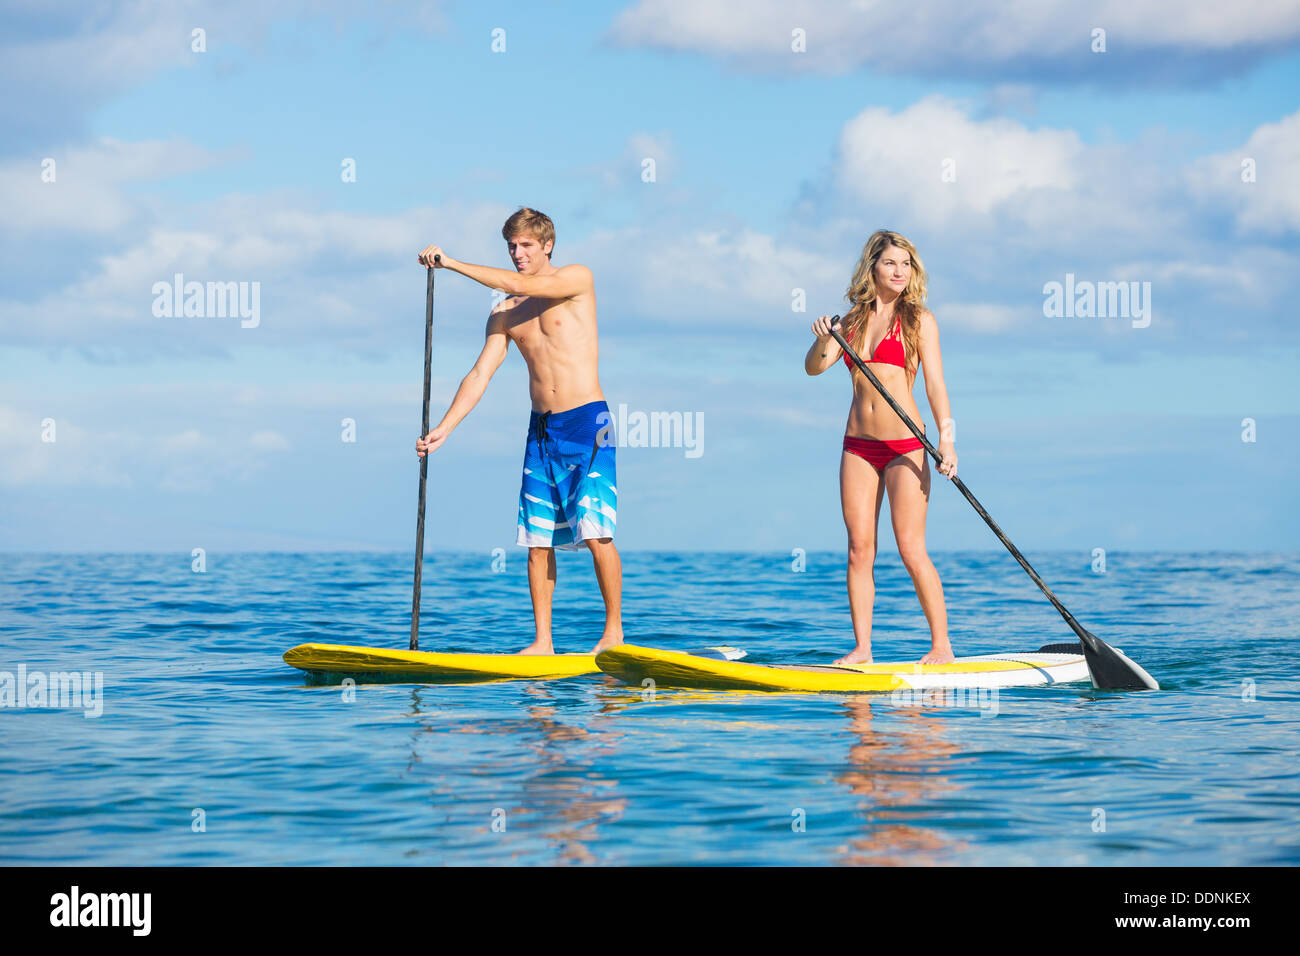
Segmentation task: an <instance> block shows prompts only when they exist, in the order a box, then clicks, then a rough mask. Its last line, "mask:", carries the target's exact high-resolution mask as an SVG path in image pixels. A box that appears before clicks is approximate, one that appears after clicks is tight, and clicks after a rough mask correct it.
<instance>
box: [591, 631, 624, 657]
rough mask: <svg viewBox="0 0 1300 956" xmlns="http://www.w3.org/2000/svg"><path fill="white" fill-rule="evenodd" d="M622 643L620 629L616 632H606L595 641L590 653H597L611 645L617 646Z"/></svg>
mask: <svg viewBox="0 0 1300 956" xmlns="http://www.w3.org/2000/svg"><path fill="white" fill-rule="evenodd" d="M622 643H623V632H622V631H620V632H619V633H617V634H606V635H605V636H604V637H602V638H601V639H600V640H599V641H598V642H597V644H596V646H595V647H594V648H592V651H591V653H593V654H599V653H600V652H601V651H607V650H609V649H610V648H611V647H618V645H620V644H622Z"/></svg>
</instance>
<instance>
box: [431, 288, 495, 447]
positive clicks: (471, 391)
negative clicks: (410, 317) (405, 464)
mask: <svg viewBox="0 0 1300 956" xmlns="http://www.w3.org/2000/svg"><path fill="white" fill-rule="evenodd" d="M509 344H510V338H509V336H507V335H506V324H505V319H504V317H503V315H502V314H500V313H497V312H493V313H492V315H491V316H490V317H489V318H488V322H487V331H486V334H485V337H484V342H483V351H481V352H479V355H478V360H477V361H476V362H475V363H474V367H473V368H471V369H470V370H469V373H468V374H467V375H466V376H465V377H464V378H463V379H461V382H460V388H458V389H456V397H455V398H453V399H452V400H451V405H449V406H448V408H447V412H446V414H444V415H443V416H442V421H440V422H438V424H437V426H436V427H434V428H433V429H432V430H431V431H430V432H429V434H427V435H425V436H423V437H422V438H421V439H420V440H419V441H417V442H416V443H415V452H416V454H417V455H418V456H419V457H421V458H423V457H424V455H425V453H426V452H430V451H434V450H435V449H437V448H438V446H439V445H441V444H442V443H443V442H444V441H446V440H447V436H448V435H450V434H451V433H452V431H453V430H454V429H455V428H456V426H457V425H459V424H460V423H461V422H462V421H464V419H465V416H466V415H468V414H469V413H470V412H471V411H473V409H474V406H475V405H477V404H478V402H479V399H481V398H482V397H483V393H484V392H485V391H487V386H488V382H489V381H491V380H492V376H493V375H495V374H496V370H497V369H499V368H500V367H501V363H502V362H504V361H505V360H506V350H507V348H508V347H509Z"/></svg>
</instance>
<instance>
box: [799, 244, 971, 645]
mask: <svg viewBox="0 0 1300 956" xmlns="http://www.w3.org/2000/svg"><path fill="white" fill-rule="evenodd" d="M925 282H926V277H925V267H924V266H922V265H921V258H920V256H918V255H917V252H916V247H915V246H913V245H912V243H910V242H908V241H907V239H905V238H903V237H902V236H900V235H899V234H898V233H896V232H887V231H884V230H882V231H880V232H877V233H876V234H875V235H873V236H872V237H871V238H870V239H868V240H867V244H866V246H865V247H864V248H863V250H862V258H861V259H859V260H858V266H857V269H856V270H855V271H854V273H853V281H852V282H851V283H850V284H849V290H848V300H849V302H850V303H851V306H850V309H849V312H848V314H847V315H846V316H845V317H844V319H843V320H842V321H841V322H840V323H839V325H838V326H837V328H839V329H840V330H841V334H842V335H843V336H844V339H845V341H847V342H848V343H849V345H851V346H852V347H853V350H854V351H855V352H857V353H858V355H859V356H861V358H862V360H863V361H864V362H866V363H868V364H869V365H871V371H872V373H873V374H874V375H875V376H876V378H878V379H879V380H880V384H881V385H883V386H884V387H885V390H886V391H888V392H889V394H890V395H891V396H892V397H893V399H894V401H896V402H898V404H899V406H900V407H901V408H902V409H903V410H904V411H905V412H907V415H908V417H909V418H911V419H912V421H914V422H917V423H918V425H919V426H920V427H922V429H923V428H924V425H922V424H921V414H920V411H919V410H918V409H917V407H916V402H915V401H913V399H912V384H913V382H914V381H915V380H916V371H917V368H918V366H919V367H920V368H922V369H924V370H925V394H926V397H927V398H929V400H930V410H931V411H932V412H934V420H935V421H936V422H940V423H943V425H944V427H943V428H942V431H941V434H940V441H939V454H940V456H941V457H942V459H943V461H942V463H941V464H940V466H939V472H940V473H941V474H943V475H944V476H946V477H947V478H949V479H950V480H951V479H952V478H953V477H954V476H955V475H956V474H957V449H956V447H955V445H954V443H953V439H952V429H951V427H949V425H950V423H951V421H952V418H951V410H950V409H949V407H948V390H947V388H946V387H945V386H944V383H943V363H942V361H941V360H940V358H939V330H938V327H937V326H936V325H935V321H934V316H933V315H932V314H930V313H929V312H928V311H926V309H925ZM830 329H831V320H830V318H829V317H828V316H825V315H823V316H822V317H821V318H819V319H818V320H817V321H816V322H814V323H813V326H812V331H813V334H814V335H816V336H817V341H816V342H814V343H813V345H812V348H810V349H809V350H808V355H807V356H806V357H805V358H804V370H805V371H806V372H807V373H808V374H809V375H820V374H821V373H822V372H824V371H826V370H827V369H828V368H830V367H831V366H832V365H836V364H837V363H838V360H839V358H840V356H841V355H843V357H844V364H845V365H847V366H848V367H849V374H850V375H851V376H852V378H853V406H852V408H850V410H849V421H848V426H847V427H846V429H845V433H844V454H843V455H842V456H841V458H840V503H841V505H842V506H843V508H844V525H845V527H846V528H847V529H848V532H849V571H848V587H849V610H850V612H851V613H852V615H853V636H854V638H855V639H856V641H857V647H855V648H854V649H853V651H852V653H849V654H846V655H845V656H844V657H841V658H840V659H839V660H837V661H836V662H835V663H836V664H863V663H869V662H870V661H871V609H872V604H873V603H874V601H875V596H876V587H875V578H874V574H873V567H874V565H875V560H876V527H877V524H878V523H879V519H880V502H881V500H882V498H883V495H884V492H885V491H886V490H887V491H888V492H889V512H890V517H891V518H892V520H893V525H894V539H895V540H896V541H897V542H898V553H899V555H901V556H902V559H903V564H904V566H905V567H906V568H907V572H908V574H910V575H911V576H912V583H913V584H914V585H915V586H916V595H917V597H918V598H919V599H920V601H921V609H922V610H923V611H924V612H925V619H926V621H928V622H929V625H930V652H929V653H928V654H926V655H925V656H924V657H922V658H921V663H922V664H946V663H948V662H950V661H951V660H952V659H953V657H952V646H951V645H950V644H949V643H948V612H947V609H946V608H945V607H944V603H943V585H942V584H940V582H939V572H938V571H936V570H935V569H934V564H933V563H932V562H931V561H930V556H929V555H928V554H926V550H925V510H926V505H927V504H928V502H929V499H930V466H929V462H927V461H926V453H925V449H924V448H922V447H921V442H920V440H919V439H917V438H916V436H914V435H912V433H911V432H910V431H909V430H908V428H907V426H906V425H904V424H903V421H902V419H901V418H899V417H898V414H897V413H896V412H895V411H894V410H893V409H892V408H890V407H889V404H888V403H887V402H886V401H885V400H884V399H883V398H882V397H881V396H880V394H879V393H878V392H877V391H876V389H875V387H874V386H872V384H871V383H870V382H869V381H867V377H866V376H865V375H863V374H862V373H861V372H859V371H858V370H857V368H856V367H855V366H854V365H853V363H852V361H851V360H850V359H849V357H848V355H847V354H846V353H845V352H844V350H843V349H841V348H840V346H839V343H837V342H836V341H835V339H834V338H833V337H832V336H831V334H830Z"/></svg>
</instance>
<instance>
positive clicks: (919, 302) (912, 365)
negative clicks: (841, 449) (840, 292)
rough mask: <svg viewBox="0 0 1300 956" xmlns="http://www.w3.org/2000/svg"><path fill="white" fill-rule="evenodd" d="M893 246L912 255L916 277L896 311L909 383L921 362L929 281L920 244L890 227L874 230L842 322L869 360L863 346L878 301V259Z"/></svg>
mask: <svg viewBox="0 0 1300 956" xmlns="http://www.w3.org/2000/svg"><path fill="white" fill-rule="evenodd" d="M890 246H897V247H898V248H900V249H903V250H905V251H906V252H907V254H908V255H909V256H911V258H912V277H911V278H910V279H909V280H908V282H907V287H906V288H905V289H904V290H903V294H902V295H900V296H899V297H898V302H897V304H896V305H895V306H894V314H895V315H896V316H898V319H899V322H900V323H901V325H902V327H903V342H904V343H905V345H906V350H905V354H906V356H907V359H906V361H907V383H908V385H911V384H912V381H913V380H914V379H915V378H916V369H917V365H918V364H919V352H918V349H919V346H920V338H921V312H922V310H923V309H924V308H925V283H926V275H925V266H923V265H922V264H921V257H920V256H919V255H918V254H917V252H916V246H914V245H912V243H911V242H909V241H908V240H907V239H906V238H904V237H903V236H900V235H899V234H898V233H896V232H890V231H889V230H888V229H881V230H878V231H877V232H875V233H873V234H872V236H871V238H870V239H868V240H867V244H866V245H865V246H863V247H862V257H861V258H860V259H858V266H857V268H856V269H854V270H853V279H852V280H851V281H850V282H849V289H848V291H847V292H846V293H845V297H846V298H847V299H848V300H849V303H850V305H849V312H848V314H847V315H846V316H845V317H844V320H843V322H842V323H841V325H842V326H843V327H844V338H845V339H846V340H847V341H848V343H849V344H850V345H852V346H853V350H854V351H855V352H857V353H858V354H859V355H861V356H862V360H863V361H864V362H865V361H868V360H869V359H870V358H871V356H870V355H863V349H864V348H865V347H866V345H867V344H868V343H867V320H868V319H869V318H870V317H871V309H872V306H874V305H875V303H876V263H877V262H879V261H880V257H881V255H882V254H883V253H884V251H885V250H886V249H888V248H889V247H890Z"/></svg>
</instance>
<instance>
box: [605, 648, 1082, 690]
mask: <svg viewBox="0 0 1300 956" xmlns="http://www.w3.org/2000/svg"><path fill="white" fill-rule="evenodd" d="M596 664H597V666H599V667H600V669H601V670H602V671H604V672H605V673H606V674H609V675H611V676H613V677H617V678H618V679H619V680H621V681H623V682H625V683H628V684H633V685H636V686H638V687H640V686H644V685H643V682H644V681H645V680H647V679H649V680H652V681H654V683H655V684H656V685H662V686H665V687H700V688H707V689H712V690H772V691H810V692H814V693H815V692H835V691H840V692H861V691H876V692H888V691H893V690H899V689H902V688H913V689H922V688H931V687H1028V686H1032V685H1035V684H1059V683H1068V682H1071V681H1082V680H1088V679H1089V677H1088V665H1087V663H1086V662H1085V661H1084V658H1083V655H1082V654H1053V653H1043V652H1041V651H1027V652H1016V653H1009V654H985V655H981V656H979V657H959V658H957V660H955V661H953V662H952V663H951V664H927V665H924V666H922V665H920V664H917V663H915V662H913V661H900V662H896V663H889V664H853V665H847V666H845V665H841V666H836V665H833V664H826V665H818V664H746V663H742V662H740V661H725V660H724V661H719V660H709V659H707V658H703V657H697V656H695V655H692V654H683V653H681V652H680V651H663V650H658V649H656V648H653V647H636V646H635V645H631V644H624V645H622V646H620V647H614V648H610V649H609V650H607V651H601V652H600V653H599V654H597V655H596Z"/></svg>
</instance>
